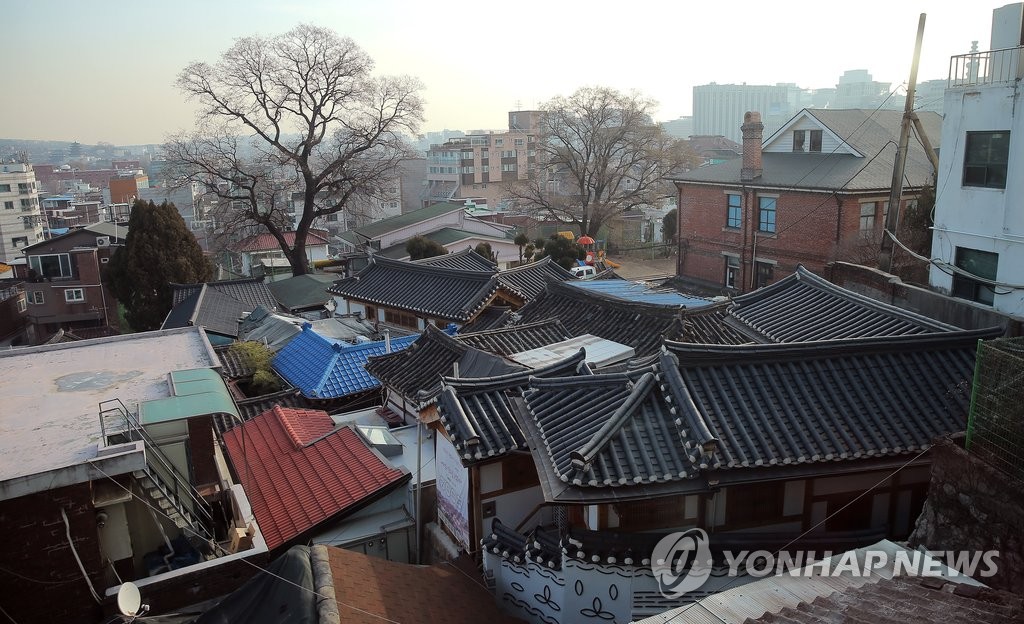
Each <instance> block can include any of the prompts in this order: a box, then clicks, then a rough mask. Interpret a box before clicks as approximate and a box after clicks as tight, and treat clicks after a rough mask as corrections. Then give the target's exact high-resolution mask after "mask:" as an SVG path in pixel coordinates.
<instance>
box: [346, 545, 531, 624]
mask: <svg viewBox="0 0 1024 624" xmlns="http://www.w3.org/2000/svg"><path fill="white" fill-rule="evenodd" d="M327 551H328V553H329V555H328V559H329V561H330V567H331V574H332V575H333V576H334V593H335V597H336V599H337V601H338V612H339V614H340V615H341V621H342V622H346V624H380V622H382V621H383V620H382V618H387V619H388V620H390V621H394V622H401V623H402V624H415V623H428V622H430V623H432V622H437V623H438V624H479V623H480V622H487V623H488V624H516V623H521V622H522V620H519V619H517V618H513V617H510V616H507V615H502V614H501V612H500V611H498V607H497V604H496V603H495V600H494V595H493V594H491V592H490V590H488V589H487V587H486V586H484V580H483V578H480V577H479V575H477V576H470V574H471V573H470V572H465V571H463V570H461V569H457V568H455V567H454V565H450V564H443V565H435V566H414V565H409V564H406V563H395V562H393V561H387V560H385V559H379V558H377V557H370V556H368V555H363V554H361V553H356V552H352V551H350V550H343V549H341V548H331V547H328V548H327Z"/></svg>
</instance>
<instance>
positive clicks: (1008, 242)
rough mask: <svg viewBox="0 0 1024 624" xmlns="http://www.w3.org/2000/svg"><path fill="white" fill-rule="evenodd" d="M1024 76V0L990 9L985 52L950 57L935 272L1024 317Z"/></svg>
mask: <svg viewBox="0 0 1024 624" xmlns="http://www.w3.org/2000/svg"><path fill="white" fill-rule="evenodd" d="M1022 77H1024V3H1016V4H1009V5H1006V6H1003V7H1001V8H998V9H995V10H994V11H993V17H992V44H991V49H990V50H989V51H985V52H972V53H970V54H963V55H960V56H955V57H953V58H952V60H951V62H950V75H949V86H948V88H947V89H946V95H945V102H944V110H945V122H944V123H943V126H942V146H943V149H942V151H941V154H940V157H939V180H938V191H937V198H936V202H935V229H934V234H933V237H932V256H933V257H937V258H938V261H937V262H935V263H933V265H932V267H931V272H930V277H929V280H930V282H931V285H932V287H934V288H936V289H938V290H940V291H942V292H945V293H948V294H950V295H952V296H954V297H958V298H961V299H966V300H970V301H974V302H976V303H978V304H980V305H983V306H991V307H992V308H994V309H995V310H996V311H999V312H1003V313H1006V314H1012V315H1016V316H1021V317H1024V112H1022V111H1021V110H1020V102H1021V98H1022V96H1024V89H1022V86H1021V79H1022ZM947 146H949V147H948V148H947Z"/></svg>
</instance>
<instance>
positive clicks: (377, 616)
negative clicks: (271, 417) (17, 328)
mask: <svg viewBox="0 0 1024 624" xmlns="http://www.w3.org/2000/svg"><path fill="white" fill-rule="evenodd" d="M88 461H89V464H90V465H91V466H92V467H93V468H95V469H96V470H97V471H98V472H99V473H100V474H102V475H103V476H104V477H106V478H107V479H109V480H111V481H113V482H114V483H116V484H117V486H118V487H120V488H121V489H122V490H124V491H125V492H127V493H128V494H129V495H131V497H132V498H134V499H136V500H138V501H139V502H140V503H142V504H143V505H145V506H146V507H149V508H150V509H152V510H153V511H155V512H156V513H158V514H160V515H161V516H163V517H164V518H167V520H169V521H170V522H171V523H174V520H173V519H172V518H171V517H170V516H169V515H167V513H165V512H164V511H163V510H162V509H159V508H157V507H154V506H153V505H152V504H150V502H149V501H147V500H145V499H144V498H142V497H141V496H139V495H138V494H136V493H135V492H133V491H131V489H129V488H127V487H125V486H124V485H123V484H122V483H121V482H119V481H118V480H117V479H115V478H114V477H112V476H110V475H108V474H107V473H106V472H104V471H103V469H102V468H100V467H99V466H97V465H96V464H94V463H93V462H92V460H88ZM182 531H187V532H189V533H191V534H192V535H194V536H196V537H199V538H201V539H203V540H204V541H205V540H206V539H207V538H206V537H205V536H204V535H201V534H200V533H198V532H196V531H195V530H194V529H192V527H189V526H184V527H182ZM210 543H211V544H212V545H213V546H214V547H215V548H217V549H218V550H220V551H221V552H222V553H223V554H225V555H230V554H234V553H230V552H228V551H227V550H226V549H225V548H224V547H223V546H221V545H220V544H218V543H217V542H216V541H214V540H210ZM238 560H239V561H242V562H244V563H246V564H248V565H250V566H252V567H253V568H255V569H256V570H259V571H260V572H262V573H264V574H268V575H270V576H272V577H274V578H276V579H277V580H279V581H284V582H285V583H288V584H289V585H294V586H295V587H298V588H299V589H301V590H303V591H306V592H309V593H311V594H313V595H314V596H316V597H318V598H322V599H324V600H334V602H335V603H337V604H339V605H342V606H344V607H348V608H349V609H352V610H353V611H358V612H359V613H362V614H364V615H368V616H371V617H375V618H378V619H380V620H383V621H385V622H391V624H401V622H398V621H396V620H392V619H390V618H387V617H384V616H383V615H378V614H376V613H371V612H369V611H366V610H364V609H360V608H359V607H357V606H355V605H351V604H348V603H346V602H342V601H340V600H338V599H337V598H333V599H332V598H331V597H330V596H325V595H324V594H321V593H320V592H318V591H316V590H315V589H310V588H308V587H305V586H303V585H300V584H298V583H296V582H294V581H291V580H289V579H286V578H284V577H283V576H280V575H278V574H274V573H273V572H271V571H270V570H267V569H266V568H263V567H261V566H259V565H257V564H255V563H253V562H252V561H249V559H248V558H247V557H240V558H239V559H238ZM12 621H13V620H12ZM15 624H17V623H15Z"/></svg>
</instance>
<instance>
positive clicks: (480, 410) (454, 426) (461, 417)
mask: <svg viewBox="0 0 1024 624" xmlns="http://www.w3.org/2000/svg"><path fill="white" fill-rule="evenodd" d="M573 374H583V375H589V374H590V370H589V369H588V368H587V365H586V363H585V362H584V353H583V351H582V350H581V351H580V352H579V353H577V354H576V355H574V356H572V357H569V358H566V359H565V360H563V361H561V362H557V363H555V364H552V365H551V366H547V367H545V368H539V369H535V370H532V371H523V372H516V373H509V374H506V375H498V376H494V377H487V378H477V379H468V378H464V377H459V378H458V379H455V378H452V377H445V378H444V380H443V383H442V387H441V393H440V394H439V395H438V399H437V402H438V406H437V411H438V416H439V417H440V419H441V424H443V425H444V428H445V431H447V433H448V438H449V439H450V440H451V441H452V444H453V445H454V446H455V450H456V451H458V453H459V456H460V457H461V458H462V463H463V464H465V465H467V466H468V465H471V464H473V463H476V462H477V461H480V460H485V459H491V458H494V457H498V456H500V455H503V454H505V453H507V452H510V451H514V450H517V449H525V448H526V439H525V438H524V436H523V432H522V429H520V427H519V423H518V422H517V421H516V419H515V417H514V416H513V409H512V405H511V400H512V397H516V396H519V395H521V394H522V391H523V389H524V388H526V387H527V386H528V385H529V383H530V380H531V378H543V377H552V376H557V377H564V376H568V375H573Z"/></svg>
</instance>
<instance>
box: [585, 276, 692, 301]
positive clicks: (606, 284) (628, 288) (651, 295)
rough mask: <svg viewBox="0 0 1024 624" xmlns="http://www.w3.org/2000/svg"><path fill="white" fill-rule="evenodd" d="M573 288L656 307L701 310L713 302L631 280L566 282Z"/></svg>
mask: <svg viewBox="0 0 1024 624" xmlns="http://www.w3.org/2000/svg"><path fill="white" fill-rule="evenodd" d="M565 283H566V284H569V285H570V286H572V287H573V288H582V289H583V290H591V291H594V292H599V293H602V294H605V295H608V296H610V297H617V298H619V299H623V300H625V301H635V302H637V303H651V304H655V305H681V306H686V307H687V308H700V307H703V306H706V305H710V304H711V302H710V301H708V300H707V299H702V298H700V297H694V296H686V295H683V294H681V293H678V292H676V291H674V290H654V289H652V288H650V287H648V286H647V285H646V284H644V283H643V282H631V281H629V280H621V279H610V280H574V281H569V282H565Z"/></svg>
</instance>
